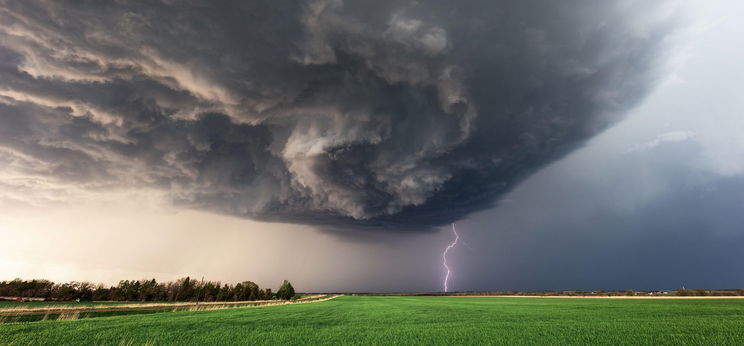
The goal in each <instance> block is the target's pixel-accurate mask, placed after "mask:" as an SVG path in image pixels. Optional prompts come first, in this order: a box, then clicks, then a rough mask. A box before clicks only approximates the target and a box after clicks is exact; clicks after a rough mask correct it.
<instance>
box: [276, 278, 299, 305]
mask: <svg viewBox="0 0 744 346" xmlns="http://www.w3.org/2000/svg"><path fill="white" fill-rule="evenodd" d="M294 296H295V290H294V287H292V284H291V283H289V281H287V280H284V282H282V285H281V286H279V289H278V290H277V291H276V298H277V299H283V300H290V299H292V297H294Z"/></svg>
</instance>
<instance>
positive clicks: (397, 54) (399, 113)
mask: <svg viewBox="0 0 744 346" xmlns="http://www.w3.org/2000/svg"><path fill="white" fill-rule="evenodd" d="M0 3H2V6H1V8H0V74H1V76H0V79H1V80H2V82H0V125H1V127H2V129H0V133H1V134H2V136H1V137H0V147H1V148H2V149H3V150H2V152H0V154H1V155H0V160H2V161H3V162H5V163H6V164H7V167H12V169H13V170H14V171H13V172H16V173H18V172H20V173H18V174H27V175H29V176H44V177H52V178H54V179H58V180H60V181H65V182H70V181H73V182H76V184H84V185H85V186H94V187H107V186H150V187H156V188H160V189H164V190H167V191H169V192H170V193H171V194H172V196H173V198H174V200H175V201H177V202H178V203H181V204H184V205H188V206H192V207H197V208H204V209H211V210H215V211H219V212H224V213H230V214H236V215H242V216H246V217H250V218H254V219H260V220H275V221H287V222H300V223H311V224H326V225H351V224H353V225H356V226H357V227H379V226H391V227H396V228H401V227H412V228H426V227H428V226H432V225H439V224H442V223H446V222H451V221H453V220H455V219H457V218H459V217H462V216H463V215H466V214H468V213H470V212H473V211H476V210H479V209H482V208H485V207H488V206H490V205H491V203H492V202H493V201H494V199H495V198H496V197H498V196H499V195H500V194H502V193H503V192H504V191H506V190H508V189H509V188H511V187H513V186H514V184H515V183H517V182H519V181H520V180H521V179H523V178H524V177H525V176H526V175H528V174H530V173H531V172H534V171H535V170H536V169H538V168H539V167H541V166H543V165H545V164H547V163H549V162H551V161H553V160H555V159H557V158H559V157H561V156H562V155H563V154H565V153H567V152H569V151H570V150H571V149H573V148H575V147H576V146H578V145H580V144H581V143H582V142H583V141H584V140H586V139H587V138H589V137H590V136H592V135H594V134H596V133H598V132H599V131H601V130H602V129H604V128H606V127H607V126H609V125H610V124H612V123H614V122H615V121H617V120H619V119H620V118H621V116H622V114H623V112H624V111H626V110H627V109H628V108H629V107H631V106H633V105H634V104H635V103H636V102H637V101H638V100H639V99H640V98H641V97H642V96H643V95H644V94H645V92H646V91H647V90H648V88H649V87H650V86H651V85H652V82H653V79H654V70H655V66H656V64H657V62H658V60H659V56H660V53H661V51H662V48H663V47H662V42H663V40H664V37H665V36H666V35H667V33H668V31H669V26H670V22H669V21H668V20H666V19H664V18H663V17H662V16H661V15H660V13H661V11H660V7H659V6H660V5H658V4H657V5H647V4H643V7H640V4H634V3H632V2H627V1H602V2H597V1H588V0H587V1H565V2H543V1H459V2H452V1H377V2H374V4H373V3H372V2H368V1H341V0H328V1H323V0H320V1H304V2H300V1H250V2H244V1H236V2H227V1H225V2H219V3H214V2H209V1H203V2H201V1H177V0H173V1H161V2H152V1H148V2H134V1H122V2H78V1H70V2H65V1H61V2H60V1H22V2H21V1H2V2H0ZM10 163H12V165H11V164H10ZM8 169H10V168H8Z"/></svg>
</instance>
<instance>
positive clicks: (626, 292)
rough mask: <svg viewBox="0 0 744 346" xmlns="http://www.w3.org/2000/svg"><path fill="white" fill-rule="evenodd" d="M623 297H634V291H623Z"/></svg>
mask: <svg viewBox="0 0 744 346" xmlns="http://www.w3.org/2000/svg"><path fill="white" fill-rule="evenodd" d="M625 295H626V296H634V295H635V291H633V290H627V291H625Z"/></svg>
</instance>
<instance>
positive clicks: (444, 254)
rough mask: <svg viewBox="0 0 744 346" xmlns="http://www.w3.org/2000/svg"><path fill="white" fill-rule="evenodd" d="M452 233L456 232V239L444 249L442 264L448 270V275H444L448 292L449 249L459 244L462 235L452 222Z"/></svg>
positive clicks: (445, 287) (448, 271) (445, 288)
mask: <svg viewBox="0 0 744 346" xmlns="http://www.w3.org/2000/svg"><path fill="white" fill-rule="evenodd" d="M452 233H454V234H455V241H453V242H452V244H449V246H447V248H446V249H444V253H442V260H443V261H442V265H443V266H444V269H446V270H447V275H445V276H444V292H447V291H448V289H447V282H448V281H449V277H450V268H449V266H448V265H447V251H449V250H450V249H451V248H453V247H455V245H457V241H458V240H460V236H459V235H458V234H457V229H455V224H454V223H453V224H452Z"/></svg>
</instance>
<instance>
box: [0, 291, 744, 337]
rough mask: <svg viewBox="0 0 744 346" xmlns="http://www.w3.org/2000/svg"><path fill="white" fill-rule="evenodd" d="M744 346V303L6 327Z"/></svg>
mask: <svg viewBox="0 0 744 346" xmlns="http://www.w3.org/2000/svg"><path fill="white" fill-rule="evenodd" d="M412 343H414V344H442V345H444V344H448V345H451V344H508V345H513V344H546V343H550V344H613V345H617V344H643V345H701V344H707V345H711V344H717V345H725V344H741V343H744V300H735V299H730V300H729V299H720V300H674V299H656V300H640V299H636V300H631V299H628V300H625V299H561V298H486V297H478V298H462V297H351V296H344V297H339V298H336V299H333V300H330V301H326V302H319V303H309V304H297V305H284V306H270V307H261V308H249V309H229V310H215V311H196V312H173V313H162V314H152V315H132V316H116V317H102V318H92V319H84V320H73V321H44V322H34V323H12V324H4V325H0V344H2V345H5V344H10V345H27V344H47V345H50V344H55V345H60V344H130V345H140V344H412Z"/></svg>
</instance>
